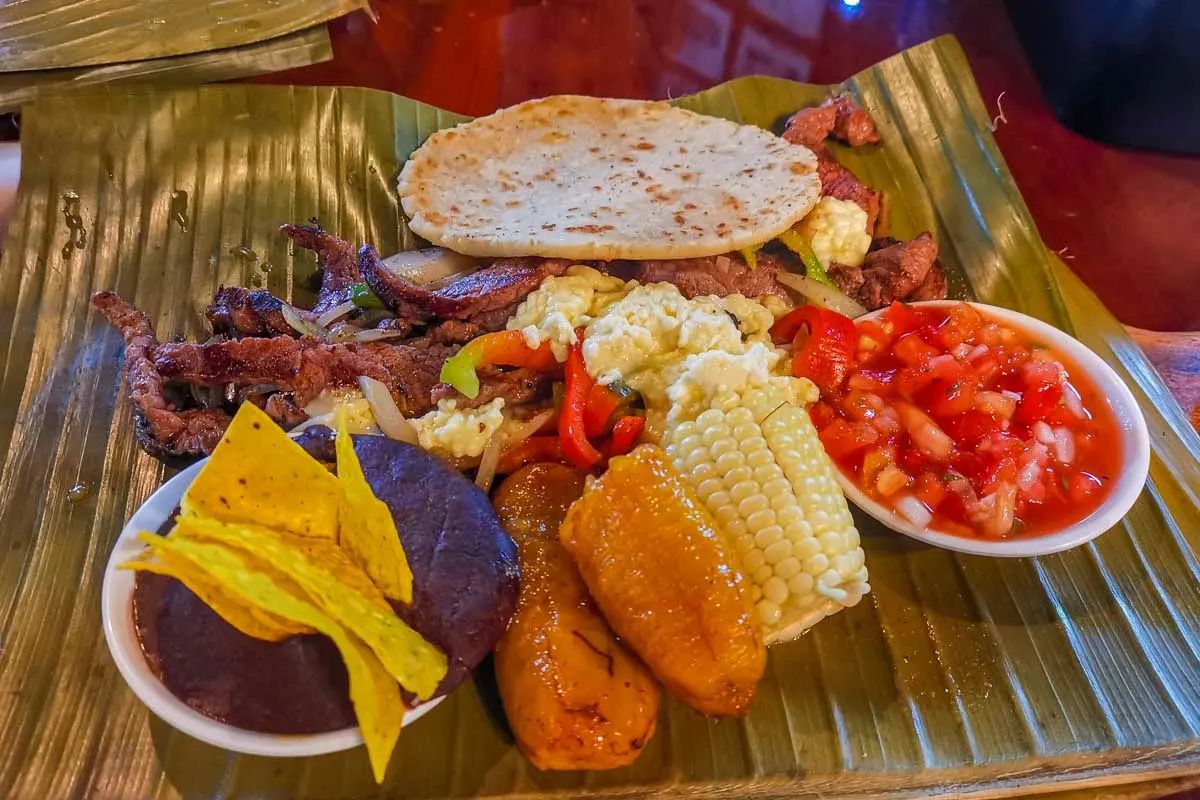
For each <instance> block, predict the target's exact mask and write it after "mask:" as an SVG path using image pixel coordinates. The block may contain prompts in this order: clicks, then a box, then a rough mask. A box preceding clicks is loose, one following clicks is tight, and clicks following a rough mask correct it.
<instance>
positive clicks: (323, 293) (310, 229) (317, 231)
mask: <svg viewBox="0 0 1200 800" xmlns="http://www.w3.org/2000/svg"><path fill="white" fill-rule="evenodd" d="M279 230H280V231H281V232H283V234H284V235H286V236H287V237H288V238H289V239H291V240H292V241H293V242H295V243H296V244H297V245H299V246H300V247H303V248H304V249H305V250H311V251H313V252H314V253H316V254H317V261H318V262H319V263H320V265H321V286H320V289H318V291H317V302H316V303H314V304H313V307H312V312H313V314H315V315H317V316H320V315H321V314H324V313H325V312H326V311H329V310H330V309H331V308H334V307H336V306H340V305H341V304H342V303H345V302H346V301H347V300H349V299H350V293H351V290H352V288H353V286H354V284H356V283H358V282H360V281H361V280H362V276H361V275H360V274H359V271H358V259H357V257H356V256H355V253H354V246H353V245H351V244H350V243H349V242H347V241H346V240H345V239H339V238H338V237H336V236H333V235H332V234H329V233H326V232H325V231H323V230H321V226H320V225H319V224H317V222H316V221H315V220H312V221H310V222H309V223H308V224H306V225H296V224H288V225H280V226H279Z"/></svg>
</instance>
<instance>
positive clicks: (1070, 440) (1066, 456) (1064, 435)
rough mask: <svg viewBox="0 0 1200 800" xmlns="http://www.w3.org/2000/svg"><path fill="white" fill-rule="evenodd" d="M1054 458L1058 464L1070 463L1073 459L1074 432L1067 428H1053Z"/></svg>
mask: <svg viewBox="0 0 1200 800" xmlns="http://www.w3.org/2000/svg"><path fill="white" fill-rule="evenodd" d="M1054 458H1055V459H1057V460H1058V462H1059V463H1060V464H1070V463H1071V462H1072V461H1074V460H1075V434H1073V433H1071V431H1070V430H1068V429H1067V428H1055V429H1054Z"/></svg>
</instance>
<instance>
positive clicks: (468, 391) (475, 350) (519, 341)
mask: <svg viewBox="0 0 1200 800" xmlns="http://www.w3.org/2000/svg"><path fill="white" fill-rule="evenodd" d="M486 366H496V367H529V368H530V369H534V370H537V371H538V372H550V371H552V370H554V369H555V368H556V367H557V366H558V362H557V361H555V359H554V353H552V352H551V351H550V343H549V342H542V345H541V347H538V348H537V349H534V348H531V347H530V346H529V345H528V344H526V343H525V335H524V334H523V333H521V332H520V331H496V332H495V333H485V334H484V335H483V336H479V337H477V338H475V339H472V340H471V341H470V342H468V343H467V344H466V345H465V346H464V347H463V348H462V349H461V350H459V351H458V352H457V353H455V354H454V355H453V356H451V357H450V358H448V359H446V363H445V364H443V365H442V372H441V375H439V376H438V377H439V380H441V382H442V383H448V384H450V385H451V386H453V387H454V388H455V389H458V391H460V392H462V393H463V394H464V395H466V396H467V397H470V398H475V397H478V396H479V375H477V374H476V372H475V370H476V369H478V368H479V367H486Z"/></svg>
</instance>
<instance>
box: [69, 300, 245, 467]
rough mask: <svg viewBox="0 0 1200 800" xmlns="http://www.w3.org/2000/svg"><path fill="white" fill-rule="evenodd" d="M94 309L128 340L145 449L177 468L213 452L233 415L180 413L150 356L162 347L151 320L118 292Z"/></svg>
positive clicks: (128, 378) (130, 383)
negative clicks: (168, 400)
mask: <svg viewBox="0 0 1200 800" xmlns="http://www.w3.org/2000/svg"><path fill="white" fill-rule="evenodd" d="M92 305H93V306H94V307H95V308H96V310H97V311H99V312H100V313H101V314H103V315H104V316H105V317H106V318H107V319H108V321H109V323H111V324H112V326H113V327H114V328H116V329H117V330H118V331H120V332H121V336H122V337H123V338H124V339H125V376H124V377H125V386H126V389H127V390H128V392H129V399H130V401H131V402H132V403H133V413H134V421H135V435H136V436H137V440H138V443H139V444H140V445H141V446H142V449H143V450H145V451H146V452H147V453H149V454H150V455H152V456H154V457H155V458H157V459H159V460H161V461H164V462H166V463H168V464H172V465H178V464H183V463H186V462H188V461H192V460H195V459H196V458H197V457H199V456H202V455H204V454H206V453H210V452H212V449H213V448H214V447H216V446H217V443H218V442H219V441H220V440H221V436H222V435H223V434H224V433H225V428H226V427H227V426H228V425H229V419H230V418H229V415H228V414H226V413H225V412H223V411H221V410H219V409H193V410H189V411H180V410H177V408H176V407H175V406H174V405H172V404H171V403H169V402H167V400H166V397H165V395H164V392H165V389H166V381H165V380H164V379H163V376H162V375H160V374H159V372H158V370H157V369H156V368H155V366H154V362H153V360H152V356H151V354H152V353H153V351H154V350H155V349H156V348H157V347H158V346H159V344H158V340H157V339H155V337H154V328H153V326H151V324H150V318H149V317H147V316H146V315H145V314H144V313H142V312H141V311H139V310H138V309H136V308H134V307H133V305H131V304H130V303H128V302H126V301H125V300H124V299H122V298H121V297H119V296H118V295H117V294H116V293H114V292H107V291H106V292H98V293H97V294H96V295H94V296H93V297H92Z"/></svg>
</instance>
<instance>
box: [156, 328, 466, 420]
mask: <svg viewBox="0 0 1200 800" xmlns="http://www.w3.org/2000/svg"><path fill="white" fill-rule="evenodd" d="M454 351H455V348H453V347H448V346H446V345H430V346H428V347H412V346H408V345H396V344H387V343H383V342H371V343H367V344H327V343H325V342H319V341H317V340H315V339H312V338H309V337H305V338H302V339H292V338H287V337H276V338H272V339H257V338H248V339H240V340H237V341H229V342H211V343H209V344H188V343H181V344H160V345H158V347H157V348H155V350H154V356H153V358H154V366H155V369H157V370H158V372H159V374H161V375H162V376H163V377H167V378H170V379H172V380H176V381H181V382H184V383H190V384H193V385H196V386H227V385H234V386H248V385H254V384H268V385H271V386H276V387H278V388H279V389H281V390H282V391H285V392H292V393H294V396H295V399H294V402H295V404H296V405H297V406H303V405H305V404H306V403H308V402H309V401H310V400H312V399H313V398H314V397H316V396H317V395H319V394H320V393H321V392H322V391H324V390H325V389H326V388H330V387H336V386H351V385H353V384H354V383H356V382H357V380H358V378H359V376H362V375H366V376H369V377H371V378H375V379H376V380H379V381H382V382H383V383H384V384H386V385H387V387H388V388H389V389H390V390H391V392H392V395H393V397H395V399H396V404H397V405H398V406H399V407H400V410H401V412H403V413H404V415H405V416H417V415H420V414H424V413H425V412H426V411H428V410H429V409H431V408H432V407H433V401H432V399H431V394H432V390H433V387H434V386H436V385H437V384H438V383H439V382H440V381H439V379H438V375H439V373H440V372H441V369H442V364H443V363H444V362H445V360H446V358H447V357H448V356H450V355H451V354H453V353H454Z"/></svg>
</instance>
